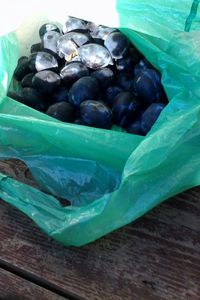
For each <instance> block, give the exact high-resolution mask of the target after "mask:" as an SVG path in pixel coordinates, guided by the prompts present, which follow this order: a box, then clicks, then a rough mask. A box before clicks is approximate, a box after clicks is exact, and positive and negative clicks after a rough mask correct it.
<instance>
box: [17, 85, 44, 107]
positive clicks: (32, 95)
mask: <svg viewBox="0 0 200 300" xmlns="http://www.w3.org/2000/svg"><path fill="white" fill-rule="evenodd" d="M21 95H22V99H23V100H22V101H21V102H22V103H24V104H26V105H28V106H30V107H32V108H34V109H37V110H39V111H44V110H45V106H46V105H45V103H44V100H43V98H42V96H41V94H40V93H39V92H38V91H37V90H36V89H34V88H31V87H27V88H23V89H22V91H21Z"/></svg>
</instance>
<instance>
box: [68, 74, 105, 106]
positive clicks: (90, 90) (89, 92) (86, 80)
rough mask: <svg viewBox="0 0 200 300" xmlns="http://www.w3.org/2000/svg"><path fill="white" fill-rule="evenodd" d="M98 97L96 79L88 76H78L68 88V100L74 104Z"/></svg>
mask: <svg viewBox="0 0 200 300" xmlns="http://www.w3.org/2000/svg"><path fill="white" fill-rule="evenodd" d="M98 97H99V85H98V81H97V80H96V78H93V77H90V76H85V77H82V78H80V79H79V80H77V81H76V82H75V83H74V84H73V85H72V87H71V88H70V90H69V102H70V103H71V104H72V105H74V106H79V105H80V104H81V102H83V101H85V100H88V99H92V100H95V99H98Z"/></svg>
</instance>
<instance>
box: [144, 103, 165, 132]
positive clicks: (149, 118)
mask: <svg viewBox="0 0 200 300" xmlns="http://www.w3.org/2000/svg"><path fill="white" fill-rule="evenodd" d="M164 107H165V104H164V103H152V104H151V105H150V106H149V107H148V108H147V109H146V110H145V112H144V113H143V114H142V119H141V128H142V131H143V132H144V133H145V134H147V133H148V132H149V130H150V129H151V128H152V126H153V125H154V123H155V122H156V120H157V119H158V117H159V115H160V113H161V111H162V110H163V109H164Z"/></svg>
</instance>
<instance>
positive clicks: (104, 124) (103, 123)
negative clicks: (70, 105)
mask: <svg viewBox="0 0 200 300" xmlns="http://www.w3.org/2000/svg"><path fill="white" fill-rule="evenodd" d="M80 113H81V118H82V119H83V121H84V122H85V123H86V124H88V125H90V126H93V127H98V128H104V129H110V128H111V126H112V112H111V110H110V108H109V107H108V106H107V105H106V104H105V103H103V102H102V101H99V100H97V101H94V100H87V101H84V102H82V103H81V105H80Z"/></svg>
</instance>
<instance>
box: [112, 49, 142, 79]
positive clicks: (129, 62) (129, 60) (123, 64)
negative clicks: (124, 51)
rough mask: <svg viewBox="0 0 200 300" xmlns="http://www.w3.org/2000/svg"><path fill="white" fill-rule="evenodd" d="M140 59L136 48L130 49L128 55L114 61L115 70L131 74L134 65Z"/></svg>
mask: <svg viewBox="0 0 200 300" xmlns="http://www.w3.org/2000/svg"><path fill="white" fill-rule="evenodd" d="M140 58H141V54H140V53H139V52H138V50H137V49H136V48H133V47H132V48H130V49H129V54H128V55H127V56H126V57H125V58H122V59H118V60H116V68H117V70H118V71H119V72H123V73H133V71H134V67H135V64H136V63H138V61H139V60H140Z"/></svg>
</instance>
